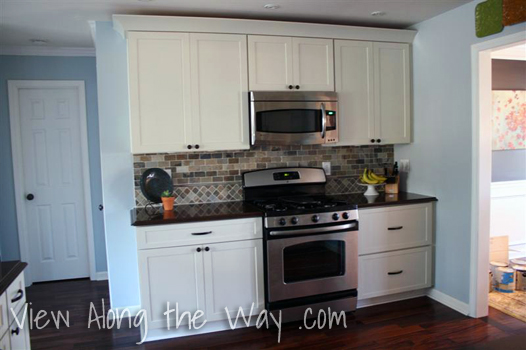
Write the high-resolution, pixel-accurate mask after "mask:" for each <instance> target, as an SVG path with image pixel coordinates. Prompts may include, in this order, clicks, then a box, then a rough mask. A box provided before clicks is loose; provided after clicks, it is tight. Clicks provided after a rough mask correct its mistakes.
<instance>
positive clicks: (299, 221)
mask: <svg viewBox="0 0 526 350" xmlns="http://www.w3.org/2000/svg"><path fill="white" fill-rule="evenodd" d="M325 184H326V177H325V172H324V171H323V169H320V168H276V169H266V170H259V171H253V172H248V173H245V174H244V175H243V186H244V196H245V201H247V202H249V203H251V204H253V205H255V206H257V207H259V208H260V209H262V210H263V211H264V212H265V218H264V248H265V280H266V286H265V287H266V288H265V289H266V296H265V297H266V298H265V299H266V307H267V310H269V311H271V312H276V311H277V310H282V312H283V314H282V316H283V321H284V322H288V321H293V320H299V319H303V318H304V315H305V310H306V309H307V308H311V309H312V316H314V317H316V316H317V312H318V311H319V310H321V309H324V310H326V311H327V309H328V308H329V307H330V309H331V311H337V312H340V311H352V310H355V309H356V300H357V291H356V289H357V287H358V210H357V207H356V205H353V204H350V203H347V202H345V201H342V200H341V199H336V198H335V197H331V196H329V195H326V194H325Z"/></svg>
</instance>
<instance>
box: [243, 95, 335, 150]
mask: <svg viewBox="0 0 526 350" xmlns="http://www.w3.org/2000/svg"><path fill="white" fill-rule="evenodd" d="M336 142H338V95H337V94H336V93H335V92H297V91H291V92H288V91H251V92H250V144H251V145H319V144H326V143H336Z"/></svg>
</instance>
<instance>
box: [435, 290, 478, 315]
mask: <svg viewBox="0 0 526 350" xmlns="http://www.w3.org/2000/svg"><path fill="white" fill-rule="evenodd" d="M427 296H428V297H430V298H431V299H433V300H436V301H438V302H439V303H440V304H444V305H446V306H447V307H449V308H452V309H453V310H456V311H458V312H460V313H461V314H463V315H468V314H469V305H468V304H466V303H464V302H462V301H460V300H458V299H455V298H453V297H451V296H449V295H447V294H445V293H442V292H441V291H439V290H437V289H435V288H431V289H429V291H428V292H427Z"/></svg>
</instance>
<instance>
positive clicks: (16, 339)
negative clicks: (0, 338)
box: [6, 310, 31, 350]
mask: <svg viewBox="0 0 526 350" xmlns="http://www.w3.org/2000/svg"><path fill="white" fill-rule="evenodd" d="M23 312H24V310H22V311H21V312H20V313H18V315H17V317H18V319H19V320H20V321H21V320H22V319H23V318H24V317H23V316H24V315H23ZM28 320H29V316H28V315H26V317H25V318H24V325H23V328H21V327H18V324H17V323H16V322H13V323H12V324H11V327H10V329H9V332H8V333H7V334H6V336H9V338H10V339H9V342H10V343H11V344H10V346H11V347H10V349H11V350H31V342H30V340H29V322H28Z"/></svg>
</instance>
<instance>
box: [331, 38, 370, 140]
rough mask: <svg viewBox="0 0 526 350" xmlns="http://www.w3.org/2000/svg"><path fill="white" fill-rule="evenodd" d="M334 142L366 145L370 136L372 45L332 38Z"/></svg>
mask: <svg viewBox="0 0 526 350" xmlns="http://www.w3.org/2000/svg"><path fill="white" fill-rule="evenodd" d="M334 45H335V51H336V53H335V64H336V92H337V93H338V113H339V116H338V122H339V127H338V131H339V142H338V145H341V146H346V145H367V144H371V140H372V139H374V90H373V84H374V81H373V44H372V43H371V42H365V41H349V40H336V41H335V42H334Z"/></svg>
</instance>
